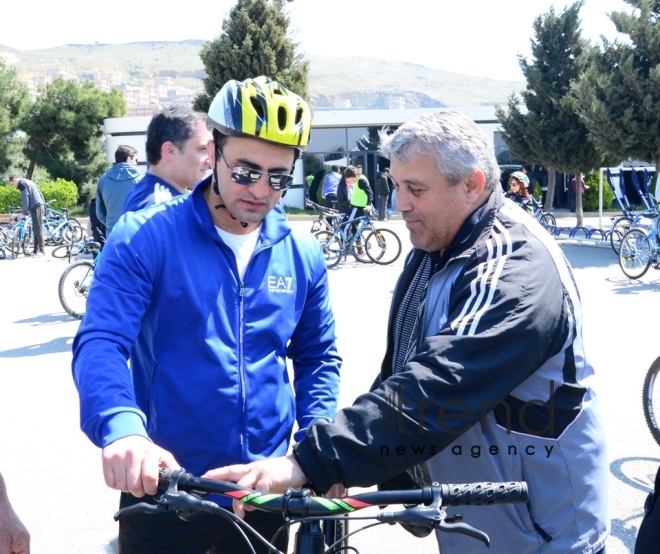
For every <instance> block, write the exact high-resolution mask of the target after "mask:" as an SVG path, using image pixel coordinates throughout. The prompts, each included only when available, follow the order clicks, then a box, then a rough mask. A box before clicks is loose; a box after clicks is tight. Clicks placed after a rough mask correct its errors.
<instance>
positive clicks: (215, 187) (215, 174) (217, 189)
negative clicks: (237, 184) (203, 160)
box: [213, 140, 248, 229]
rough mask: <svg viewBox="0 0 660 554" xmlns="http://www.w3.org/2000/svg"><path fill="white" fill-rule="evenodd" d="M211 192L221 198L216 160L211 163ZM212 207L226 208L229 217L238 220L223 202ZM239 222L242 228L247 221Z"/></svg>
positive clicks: (216, 147) (216, 146)
mask: <svg viewBox="0 0 660 554" xmlns="http://www.w3.org/2000/svg"><path fill="white" fill-rule="evenodd" d="M213 143H214V146H215V151H216V152H217V151H218V145H217V144H216V142H215V140H214V141H213ZM213 192H215V193H216V194H217V195H218V196H219V197H220V199H221V200H222V196H220V187H219V186H218V163H217V160H216V161H215V163H214V164H213ZM213 208H214V209H215V210H219V209H220V208H224V209H225V210H227V212H228V213H229V215H230V216H231V218H232V219H233V220H234V221H238V220H237V219H236V218H235V217H234V215H233V214H232V213H231V212H230V211H229V209H228V208H227V206H225V205H224V204H216V205H215V206H213ZM239 223H240V224H241V227H243V229H245V228H246V227H247V226H248V224H247V222H245V221H239Z"/></svg>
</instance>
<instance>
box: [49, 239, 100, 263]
mask: <svg viewBox="0 0 660 554" xmlns="http://www.w3.org/2000/svg"><path fill="white" fill-rule="evenodd" d="M96 244H100V243H98V242H97V241H94V239H92V238H91V237H90V236H89V235H87V233H85V234H84V235H83V237H82V239H81V240H78V241H73V242H71V243H69V244H61V245H60V246H56V247H55V248H53V251H52V252H51V254H52V256H53V258H59V259H64V258H66V259H67V261H69V262H70V261H71V258H75V257H77V256H80V255H82V254H93V253H94V252H96Z"/></svg>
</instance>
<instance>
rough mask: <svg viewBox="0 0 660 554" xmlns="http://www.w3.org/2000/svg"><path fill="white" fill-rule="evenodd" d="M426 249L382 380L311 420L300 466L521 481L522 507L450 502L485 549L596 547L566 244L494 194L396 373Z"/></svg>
mask: <svg viewBox="0 0 660 554" xmlns="http://www.w3.org/2000/svg"><path fill="white" fill-rule="evenodd" d="M425 255H426V254H425V252H423V251H421V250H414V251H413V252H412V253H411V256H410V257H409V259H408V261H407V263H406V267H405V268H404V270H403V272H402V274H401V277H400V278H399V282H398V284H397V287H396V290H395V292H394V298H393V301H392V310H391V313H390V322H389V329H388V347H387V351H386V355H385V359H384V361H383V364H382V368H381V373H380V377H379V379H378V380H377V381H376V383H375V384H374V387H373V388H372V390H371V392H369V393H367V394H364V395H362V396H360V397H358V398H357V399H356V401H355V403H354V404H353V406H351V407H349V408H345V409H343V410H341V411H339V412H338V413H337V415H336V417H335V419H334V420H333V422H332V423H328V422H318V423H317V424H314V425H313V426H311V427H310V428H309V429H308V431H307V436H306V439H305V440H304V441H302V442H301V443H299V444H297V445H296V447H295V449H294V453H295V455H296V458H297V460H298V462H299V463H300V465H301V467H302V469H303V471H304V472H305V474H306V475H307V476H308V477H309V479H310V481H311V483H312V485H313V486H315V487H317V488H318V489H319V490H321V491H324V490H327V489H328V488H329V486H330V485H331V484H333V483H335V482H340V483H343V484H345V485H347V486H370V485H374V484H380V483H383V482H386V481H387V480H389V479H391V478H393V477H395V476H397V475H399V474H401V473H402V472H405V470H406V469H408V468H410V467H411V466H413V465H415V464H419V463H421V462H426V464H427V467H428V469H429V471H430V475H431V478H432V479H433V480H434V481H438V482H442V483H461V482H473V481H518V480H524V481H526V482H527V483H528V486H529V491H530V500H529V502H528V503H527V504H522V505H519V504H514V505H499V506H491V507H479V506H476V507H474V506H466V507H461V508H460V510H459V513H460V514H461V515H463V516H464V518H465V521H466V522H467V523H469V524H470V525H473V526H475V527H477V528H479V529H482V530H484V531H485V532H486V533H488V535H489V536H490V538H491V541H492V545H493V551H494V552H506V553H509V552H516V553H517V554H526V553H532V552H538V553H546V552H547V553H549V552H552V553H557V554H559V553H561V554H567V553H569V552H581V553H595V552H598V551H599V550H600V549H601V548H602V547H603V546H604V545H605V540H606V538H607V534H608V530H609V519H608V517H609V516H608V478H609V470H608V460H607V453H606V449H605V432H604V429H603V424H602V421H601V417H600V415H599V410H598V407H597V405H598V402H597V398H596V395H595V394H594V391H593V389H592V387H591V385H592V381H593V377H594V375H593V374H594V372H593V368H592V366H591V365H590V363H589V361H588V359H587V357H586V354H585V352H584V348H583V343H582V311H581V305H580V298H579V294H578V291H577V288H576V285H575V281H574V278H573V275H572V272H571V269H570V266H569V264H568V262H567V261H566V259H565V257H564V255H563V253H562V252H561V249H560V248H559V247H558V245H557V244H556V242H555V241H554V239H553V238H552V237H551V236H550V235H549V234H548V233H547V231H546V230H545V229H543V228H542V227H541V226H540V225H539V224H538V223H537V222H536V221H535V220H534V219H533V218H531V217H530V216H529V215H528V214H527V213H525V212H524V211H523V210H521V209H520V208H519V207H518V206H516V205H515V204H514V203H513V202H511V201H510V200H505V199H504V196H503V194H502V192H501V191H500V190H498V191H497V192H494V193H493V194H491V196H490V198H489V200H488V201H487V202H486V204H485V205H483V206H482V207H481V208H479V209H478V210H476V211H475V212H474V213H473V214H472V216H471V217H470V218H469V219H468V221H466V222H465V224H464V225H463V227H462V228H461V230H460V232H459V234H458V235H457V237H456V239H455V240H454V242H453V243H452V245H450V247H449V248H448V249H447V251H446V252H445V253H444V254H443V256H442V257H441V258H439V259H437V260H435V267H434V273H433V275H432V277H431V278H430V280H429V284H428V289H427V293H426V302H425V306H424V321H423V326H420V329H419V330H418V332H419V333H421V338H420V340H419V341H418V342H417V344H418V347H417V349H416V354H414V356H413V357H412V358H411V359H410V360H409V362H408V363H407V364H406V366H405V368H404V370H403V371H402V372H400V373H396V374H393V373H392V369H391V362H392V353H393V344H392V340H393V331H392V328H393V322H394V319H395V317H396V313H397V308H398V306H399V304H400V302H401V299H402V297H403V295H404V294H405V291H406V290H407V288H408V285H409V283H410V281H411V279H412V276H413V275H414V274H415V271H416V269H417V267H418V266H419V264H420V262H421V260H422V258H423V257H424V256H425ZM449 512H451V510H449ZM439 541H440V545H441V548H442V552H443V553H445V552H470V551H472V550H471V549H474V548H475V545H474V539H469V538H466V537H464V536H463V535H458V534H449V533H444V534H443V536H441V537H439Z"/></svg>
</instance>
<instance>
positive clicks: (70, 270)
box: [57, 261, 94, 319]
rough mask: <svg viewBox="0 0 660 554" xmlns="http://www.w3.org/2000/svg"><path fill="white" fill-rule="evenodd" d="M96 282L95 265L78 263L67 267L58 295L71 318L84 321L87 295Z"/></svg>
mask: <svg viewBox="0 0 660 554" xmlns="http://www.w3.org/2000/svg"><path fill="white" fill-rule="evenodd" d="M93 280H94V264H93V263H92V262H88V261H82V262H76V263H75V264H71V265H70V266H69V267H67V268H66V269H65V270H64V272H63V273H62V275H61V277H60V282H59V285H58V288H57V290H58V294H59V297H60V303H61V304H62V307H63V308H64V309H65V310H66V313H68V314H69V315H70V316H71V317H75V318H77V319H82V317H83V315H85V307H86V305H87V294H88V293H89V287H91V286H92V281H93Z"/></svg>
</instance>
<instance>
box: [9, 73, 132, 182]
mask: <svg viewBox="0 0 660 554" xmlns="http://www.w3.org/2000/svg"><path fill="white" fill-rule="evenodd" d="M125 113H126V101H125V100H124V97H123V94H122V93H121V91H120V90H119V89H113V90H112V92H109V93H108V92H103V91H101V90H99V89H98V88H97V87H96V85H95V84H94V83H92V82H90V81H86V82H84V83H82V84H76V83H74V82H73V81H65V80H64V79H61V78H58V79H56V80H55V81H53V82H52V83H51V84H49V85H47V86H46V87H45V88H44V89H43V90H41V94H40V95H39V97H38V98H37V101H36V102H35V104H34V106H33V107H32V109H31V110H30V111H29V113H28V114H27V115H26V116H25V117H24V118H23V120H22V122H21V128H22V129H23V130H24V131H25V132H26V133H27V134H28V141H27V144H26V146H25V150H24V151H25V155H26V156H27V158H28V159H29V160H30V168H29V169H28V177H30V176H31V173H32V170H33V169H34V166H35V165H40V166H42V167H45V168H46V169H47V170H48V173H49V174H50V175H51V176H52V177H53V178H54V179H56V178H58V177H61V178H63V179H66V180H68V181H73V182H74V183H76V185H77V186H78V188H79V190H80V189H82V186H83V185H84V184H85V183H88V182H91V181H93V180H95V179H96V178H98V177H99V176H100V175H101V174H102V173H103V171H105V169H106V168H107V161H106V156H105V154H104V152H103V144H102V140H101V139H102V132H101V128H102V127H101V126H102V125H103V120H104V119H105V118H108V117H121V116H123V115H124V114H125Z"/></svg>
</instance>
